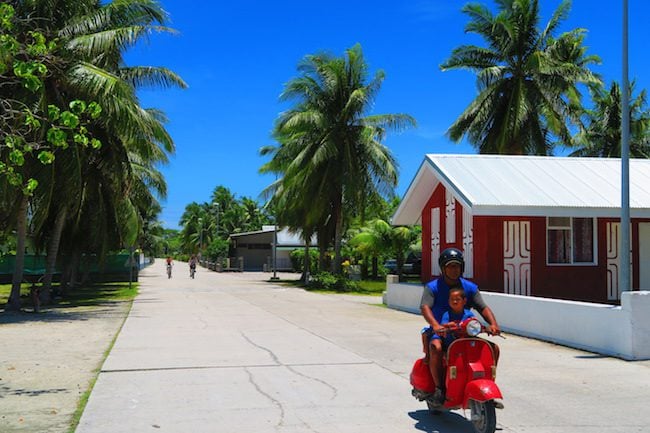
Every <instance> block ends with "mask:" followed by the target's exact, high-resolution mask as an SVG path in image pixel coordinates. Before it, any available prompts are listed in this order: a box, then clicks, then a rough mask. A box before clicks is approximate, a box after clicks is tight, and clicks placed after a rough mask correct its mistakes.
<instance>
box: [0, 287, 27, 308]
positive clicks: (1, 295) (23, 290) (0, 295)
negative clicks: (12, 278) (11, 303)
mask: <svg viewBox="0 0 650 433" xmlns="http://www.w3.org/2000/svg"><path fill="white" fill-rule="evenodd" d="M31 286H32V285H31V284H29V283H23V284H22V285H21V286H20V296H21V297H22V296H28V295H29V288H30V287H31ZM10 294H11V284H0V305H4V304H6V303H7V301H8V300H9V295H10Z"/></svg>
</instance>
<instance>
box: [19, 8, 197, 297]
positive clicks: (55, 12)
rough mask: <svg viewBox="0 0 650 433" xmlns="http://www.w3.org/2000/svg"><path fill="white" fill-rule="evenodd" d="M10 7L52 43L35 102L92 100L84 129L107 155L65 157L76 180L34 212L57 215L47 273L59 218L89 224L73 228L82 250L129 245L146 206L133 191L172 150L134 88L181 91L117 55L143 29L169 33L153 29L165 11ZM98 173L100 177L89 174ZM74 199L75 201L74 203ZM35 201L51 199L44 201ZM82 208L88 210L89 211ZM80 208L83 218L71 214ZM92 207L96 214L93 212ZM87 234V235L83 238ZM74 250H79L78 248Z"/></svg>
mask: <svg viewBox="0 0 650 433" xmlns="http://www.w3.org/2000/svg"><path fill="white" fill-rule="evenodd" d="M14 3H15V4H16V11H17V15H18V16H21V17H27V16H29V17H31V18H30V20H31V21H30V22H35V23H37V26H38V28H39V29H43V31H44V33H45V34H46V35H47V36H48V37H51V38H56V39H57V41H58V45H57V49H56V50H55V52H54V53H53V54H54V55H53V58H54V59H55V61H53V64H55V65H56V67H54V68H51V71H52V72H51V73H50V74H49V75H48V76H47V77H46V79H45V86H44V92H43V103H44V104H48V103H51V104H54V105H57V106H64V105H65V104H66V102H67V101H69V100H70V99H73V98H78V99H82V100H86V101H95V102H98V103H99V104H100V106H101V107H102V108H103V114H102V117H101V118H100V119H98V120H97V122H95V123H94V124H92V125H89V126H88V128H87V129H88V130H89V131H90V132H91V133H92V134H93V135H94V136H96V137H101V138H102V142H103V143H104V144H105V147H104V149H106V148H108V149H109V150H108V152H109V154H108V155H106V154H104V155H103V156H108V157H107V158H106V159H104V160H101V159H98V158H96V155H88V154H87V153H88V152H81V153H82V154H77V155H66V157H67V156H70V157H72V158H75V159H76V160H77V162H78V163H82V164H83V165H82V166H81V169H80V170H76V171H75V172H74V173H73V174H78V175H79V177H78V178H76V179H73V180H71V182H72V183H70V184H69V185H73V186H72V187H69V188H64V189H63V191H65V192H67V193H68V194H67V195H66V194H63V196H62V197H58V198H62V200H61V201H59V202H58V204H57V206H56V208H52V209H45V210H41V211H42V213H44V214H45V215H48V214H50V213H56V215H58V216H59V217H58V218H57V220H56V223H55V224H54V225H53V227H54V228H55V230H54V233H53V234H52V235H51V236H50V237H49V243H50V245H49V247H48V250H49V251H50V254H48V257H49V263H48V269H49V271H50V272H48V274H49V273H51V270H52V269H53V264H54V262H55V261H56V251H57V250H58V245H57V244H58V239H60V237H61V236H60V234H61V231H62V230H63V226H64V225H65V223H66V220H68V221H69V222H71V224H73V225H74V227H72V228H71V230H73V231H76V232H78V231H79V229H80V228H81V227H80V226H81V225H85V224H87V223H89V222H90V221H92V222H93V223H96V224H91V225H90V228H89V229H88V228H86V227H84V228H83V230H81V231H82V232H83V233H84V234H85V235H86V237H85V242H84V244H86V247H87V248H89V249H94V250H96V249H97V248H100V249H102V250H105V249H106V248H108V247H109V246H113V245H114V243H115V241H114V240H115V239H119V240H120V241H122V242H127V243H128V244H129V245H130V244H131V243H130V242H131V240H133V239H135V238H136V236H137V232H138V229H139V228H140V227H141V224H138V211H137V207H138V206H137V202H138V201H140V202H142V204H143V205H144V202H146V201H147V200H144V201H142V200H143V198H145V197H146V196H147V193H146V192H141V191H140V192H138V189H139V187H142V186H146V187H151V186H154V187H156V185H158V186H160V180H161V179H162V177H161V176H159V174H156V170H155V169H154V166H155V165H156V164H158V163H161V162H165V161H166V154H167V153H169V152H172V151H173V143H172V141H171V138H170V137H169V136H168V134H167V132H166V131H165V129H164V127H163V126H162V123H163V121H164V120H163V118H162V116H161V114H160V113H158V112H156V111H153V110H145V109H143V108H142V107H140V106H139V103H138V100H137V97H136V95H135V90H136V88H137V87H140V86H143V85H156V86H162V87H167V86H172V85H176V86H180V87H185V83H184V82H183V81H182V80H181V79H180V77H178V76H176V75H175V74H173V73H172V72H171V71H168V70H166V69H164V68H151V67H135V68H129V67H125V66H124V61H123V58H122V53H123V51H124V49H125V48H127V47H129V46H132V45H134V44H135V43H137V41H138V40H139V39H141V38H142V37H144V36H146V35H147V34H148V33H150V32H151V31H154V30H155V31H171V30H170V29H168V28H166V27H164V26H162V25H157V24H159V23H163V22H164V21H165V20H166V13H165V12H164V11H163V10H162V9H161V8H160V5H159V4H158V3H157V2H156V1H153V0H125V1H119V2H113V3H108V4H105V5H100V4H99V3H98V2H96V1H93V0H85V1H61V2H56V3H53V2H49V1H45V0H42V1H34V2H20V1H16V2H14ZM28 30H29V28H26V29H25V31H28ZM64 158H65V157H64ZM93 167H94V168H93ZM65 174H67V173H65ZM65 174H58V175H59V176H61V175H65ZM98 174H103V175H104V177H102V178H99V179H97V178H94V177H93V176H96V175H98ZM55 175H57V174H55ZM82 176H83V177H82ZM139 176H140V177H139ZM84 177H86V178H84ZM100 179H101V180H100ZM163 184H164V182H163ZM161 191H164V188H163V189H158V192H159V193H160V192H161ZM60 192H61V191H57V193H58V194H59V193H60ZM80 192H83V194H79V193H80ZM125 193H126V194H125ZM93 194H94V195H93ZM107 194H108V196H107ZM163 194H164V192H163ZM81 198H83V203H82V202H80V201H79V200H80V199H81ZM40 203H44V204H50V203H53V201H52V200H48V199H47V198H45V199H42V200H41V201H40ZM90 203H93V204H94V206H95V207H94V208H93V207H92V206H89V204H90ZM21 209H22V206H21ZM84 210H85V212H86V213H85V215H86V216H83V215H84V214H83V213H82V214H80V213H79V212H82V211H84ZM98 210H100V211H103V213H102V214H100V215H95V213H96V212H97V211H98ZM23 215H26V214H25V213H23ZM98 216H99V217H100V218H101V217H103V221H97V217H98ZM21 218H23V217H19V220H18V223H19V225H20V224H22V223H21ZM112 223H115V224H112ZM50 227H51V226H50ZM111 227H116V228H117V229H118V232H119V233H118V234H119V236H117V237H112V236H111V235H112V234H113V233H114V230H113V231H112V230H110V229H107V228H111ZM19 233H21V231H20V226H19ZM89 233H91V234H92V235H91V236H88V234H89ZM111 239H112V240H113V241H112V242H111V241H110V240H111ZM89 240H94V241H99V244H95V245H94V246H93V245H91V244H89V243H88V241H89ZM74 249H79V245H76V246H75V248H74ZM18 268H19V266H16V273H17V274H18V273H20V272H22V269H18ZM15 277H16V275H15ZM14 279H15V280H17V279H18V278H14ZM13 290H14V289H12V294H13ZM18 290H19V286H18Z"/></svg>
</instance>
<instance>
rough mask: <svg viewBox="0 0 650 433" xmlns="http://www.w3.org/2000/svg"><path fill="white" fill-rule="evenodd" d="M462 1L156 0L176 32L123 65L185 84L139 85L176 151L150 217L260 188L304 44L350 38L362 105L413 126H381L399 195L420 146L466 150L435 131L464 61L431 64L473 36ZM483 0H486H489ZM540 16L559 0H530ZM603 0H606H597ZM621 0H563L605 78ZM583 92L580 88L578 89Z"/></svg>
mask: <svg viewBox="0 0 650 433" xmlns="http://www.w3.org/2000/svg"><path fill="white" fill-rule="evenodd" d="M465 3H466V2H465V1H455V0H427V1H425V0H413V1H404V2H395V1H389V0H375V1H365V0H364V1H350V0H345V1H344V0H330V1H328V2H306V1H304V0H303V1H296V0H292V1H286V0H278V1H274V2H266V1H250V0H249V1H245V0H243V1H239V2H230V1H227V2H226V1H215V2H212V1H207V0H205V1H197V0H195V1H185V2H180V1H174V0H162V5H163V7H164V9H165V10H166V11H167V12H168V13H169V14H170V18H171V20H170V22H169V26H170V27H172V28H174V29H175V30H177V31H178V34H176V35H169V34H154V35H152V36H151V38H150V40H149V42H148V43H147V44H142V45H140V46H138V47H136V48H134V49H133V50H131V51H130V52H129V53H128V55H127V57H126V59H127V63H128V64H131V65H136V64H137V65H155V66H164V67H167V68H170V69H172V70H173V71H175V72H176V73H178V74H179V75H180V76H181V77H182V78H183V79H184V80H185V81H186V82H187V83H188V84H189V89H186V90H165V91H161V90H159V89H151V90H149V89H145V90H142V91H141V92H140V94H139V96H140V99H141V102H142V105H143V106H145V107H155V108H159V109H162V110H163V111H164V112H165V113H166V114H167V116H168V117H169V123H168V124H167V128H168V130H169V132H170V133H171V135H172V137H173V139H174V141H175V144H176V153H175V155H173V156H172V157H171V160H170V164H169V165H167V166H165V167H163V168H162V171H163V173H164V175H165V177H166V180H167V183H168V197H167V199H166V200H163V202H162V203H163V206H164V209H163V213H162V215H161V217H160V218H161V220H162V221H163V223H164V225H165V226H166V227H168V228H178V221H179V219H180V217H181V215H182V213H183V211H184V209H185V206H186V205H187V204H189V203H190V202H192V201H196V202H199V203H200V202H204V201H209V200H210V196H211V193H212V191H213V189H214V188H215V187H216V186H218V185H223V186H225V187H227V188H229V189H230V190H231V191H232V192H233V193H234V194H235V195H236V196H237V197H239V198H241V197H244V196H247V197H251V198H253V199H258V200H261V198H260V197H259V194H260V193H261V191H262V190H263V189H264V188H265V187H266V186H268V185H269V183H270V182H271V181H272V178H270V177H269V176H261V175H259V174H258V169H259V167H260V166H261V165H262V164H263V163H264V162H265V161H266V159H264V158H262V157H261V156H259V152H258V151H259V149H260V147H262V146H265V145H268V144H273V141H272V140H271V138H270V131H271V129H272V127H273V122H274V120H275V119H276V118H277V116H278V114H279V113H280V112H282V111H283V110H285V109H286V108H287V107H288V106H287V105H286V104H282V103H280V102H279V101H278V96H279V95H280V93H281V92H282V90H283V86H284V84H285V83H286V82H287V81H288V80H290V79H291V78H293V77H295V76H296V75H297V72H296V65H297V64H298V62H299V61H300V60H301V59H302V58H303V57H304V56H305V55H307V54H313V53H316V52H320V51H328V52H331V53H333V54H335V55H342V54H343V52H344V50H345V49H346V48H349V47H351V46H352V45H354V44H356V43H360V44H361V46H362V48H363V52H364V56H365V58H366V61H367V63H368V64H369V66H370V72H371V73H372V74H374V72H375V71H376V70H378V69H383V70H384V72H385V74H386V77H385V80H384V83H383V85H382V89H381V91H380V93H379V96H378V98H377V100H376V101H375V106H374V109H373V111H372V112H373V114H379V113H407V114H410V115H412V116H413V117H415V118H416V120H417V122H418V127H417V128H416V129H413V130H409V131H406V132H402V133H401V134H391V135H389V137H388V138H387V140H386V142H385V144H386V145H387V146H388V147H390V149H391V151H392V152H393V154H394V155H395V157H396V158H397V161H398V163H399V168H400V178H399V185H398V187H397V193H398V195H400V196H401V195H402V194H403V193H404V192H405V189H406V188H407V187H408V185H409V183H410V182H411V179H412V178H413V176H414V175H415V172H416V171H417V169H418V167H419V165H420V163H421V162H422V160H423V156H424V154H426V153H475V151H474V149H473V148H472V147H471V146H469V145H467V144H454V143H451V142H450V141H449V140H448V139H447V138H446V137H445V131H446V129H447V128H448V127H449V125H450V124H451V123H452V122H453V121H454V119H455V118H456V117H457V116H458V115H459V114H460V113H461V112H462V110H463V109H464V108H465V107H466V106H467V104H468V103H469V102H470V101H471V100H472V99H473V98H474V96H475V95H476V85H475V79H474V76H473V74H472V73H470V72H468V71H460V70H457V71H448V72H441V71H440V68H439V65H440V64H441V63H442V62H443V61H444V60H446V59H447V58H448V57H449V55H450V53H451V51H452V50H453V49H454V48H455V47H457V46H459V45H462V44H468V43H475V44H482V41H481V40H480V39H479V38H477V37H476V36H475V35H470V34H465V32H464V27H465V24H466V23H467V17H466V16H465V15H464V14H462V13H461V12H460V9H461V7H462V6H463V5H464V4H465ZM483 3H485V4H487V5H489V6H490V7H491V8H493V10H496V9H495V6H494V3H493V2H492V0H485V1H484V2H483ZM629 3H630V6H629V7H630V31H629V38H630V49H629V52H630V63H629V65H630V67H629V69H630V79H633V78H636V80H637V89H638V90H640V89H643V88H648V87H650V75H649V74H648V72H647V71H648V70H649V66H650V58H649V56H648V54H647V52H648V49H647V45H648V43H649V42H650V26H647V25H646V23H647V22H648V20H649V19H650V2H648V1H647V0H630V1H629ZM540 4H541V12H542V16H543V24H545V23H546V21H547V20H548V17H549V16H550V14H551V13H552V12H553V11H554V10H555V9H556V8H557V6H558V5H559V0H541V1H540ZM605 5H608V6H607V7H605ZM621 8H622V7H621V4H620V2H619V1H610V2H594V1H593V0H574V1H573V6H572V10H571V13H570V16H569V19H568V20H566V21H565V22H564V24H563V26H562V28H561V30H562V31H565V30H570V29H573V28H576V27H583V28H586V29H588V34H587V37H586V43H585V44H586V45H587V46H588V47H589V51H588V53H589V54H597V55H599V56H600V57H601V59H602V64H601V65H600V66H597V67H595V68H594V71H595V72H597V73H599V74H601V75H602V77H603V79H604V80H605V82H606V83H607V84H609V83H610V82H611V81H612V80H617V81H620V80H621V70H622V67H621V44H622V42H621V41H622V37H621V33H622V31H621V16H622V15H621ZM585 93H586V92H585Z"/></svg>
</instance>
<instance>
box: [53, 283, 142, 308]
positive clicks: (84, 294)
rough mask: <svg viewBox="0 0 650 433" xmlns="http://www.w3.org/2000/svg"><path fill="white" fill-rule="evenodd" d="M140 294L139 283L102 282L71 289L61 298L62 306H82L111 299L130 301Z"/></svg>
mask: <svg viewBox="0 0 650 433" xmlns="http://www.w3.org/2000/svg"><path fill="white" fill-rule="evenodd" d="M137 294H138V284H137V283H132V284H131V288H130V289H129V283H102V284H95V285H92V286H88V287H78V288H75V289H73V290H70V291H69V292H68V293H67V294H66V296H65V298H64V299H61V300H59V302H58V305H59V306H62V307H80V306H94V305H100V304H102V303H104V302H111V301H130V300H132V299H133V298H135V296H136V295H137Z"/></svg>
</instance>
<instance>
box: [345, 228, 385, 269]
mask: <svg viewBox="0 0 650 433" xmlns="http://www.w3.org/2000/svg"><path fill="white" fill-rule="evenodd" d="M391 231H392V228H391V226H390V224H388V223H387V222H386V221H384V220H382V219H376V220H372V221H370V222H368V223H367V224H366V225H365V226H363V227H362V228H361V230H360V231H359V232H358V233H357V234H356V235H354V236H353V237H352V239H350V242H349V245H350V246H352V247H354V248H355V249H356V250H357V251H359V252H360V253H361V254H362V255H363V256H364V257H365V258H366V259H367V258H370V259H371V261H372V278H375V279H376V278H377V271H378V260H379V257H380V256H381V255H382V254H386V253H390V248H391V246H392V241H391Z"/></svg>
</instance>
